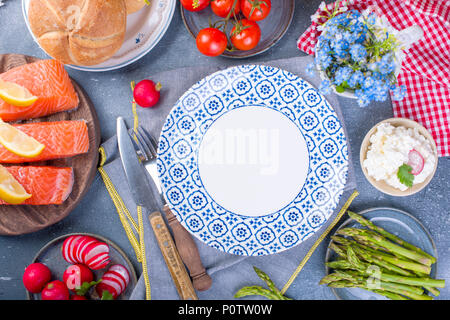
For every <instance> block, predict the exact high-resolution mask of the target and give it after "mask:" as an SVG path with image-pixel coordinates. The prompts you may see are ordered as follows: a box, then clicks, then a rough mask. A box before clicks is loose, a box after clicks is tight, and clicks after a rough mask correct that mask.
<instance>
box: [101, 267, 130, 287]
mask: <svg viewBox="0 0 450 320" xmlns="http://www.w3.org/2000/svg"><path fill="white" fill-rule="evenodd" d="M102 279H103V280H106V279H109V280H112V281H115V282H117V283H118V284H119V285H120V289H121V291H122V292H123V291H124V290H125V288H126V287H127V282H126V281H125V279H124V278H123V277H122V276H120V275H119V274H118V273H116V272H114V271H111V270H109V271H108V274H105V275H103V277H102Z"/></svg>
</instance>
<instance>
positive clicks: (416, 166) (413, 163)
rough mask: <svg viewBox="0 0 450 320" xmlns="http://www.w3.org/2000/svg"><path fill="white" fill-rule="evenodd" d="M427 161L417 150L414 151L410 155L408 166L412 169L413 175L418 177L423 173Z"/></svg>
mask: <svg viewBox="0 0 450 320" xmlns="http://www.w3.org/2000/svg"><path fill="white" fill-rule="evenodd" d="M424 163H425V160H424V158H423V157H422V155H421V154H420V152H419V151H417V150H416V149H412V150H411V151H410V152H409V153H408V165H409V166H410V167H411V168H412V170H411V173H412V174H413V175H415V176H417V175H418V174H419V173H421V172H422V170H423V166H424Z"/></svg>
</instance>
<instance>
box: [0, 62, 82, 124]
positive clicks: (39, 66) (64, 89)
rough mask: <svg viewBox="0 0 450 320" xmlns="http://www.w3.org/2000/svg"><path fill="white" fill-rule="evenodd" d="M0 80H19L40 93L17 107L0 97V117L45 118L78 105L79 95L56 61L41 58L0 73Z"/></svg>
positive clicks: (35, 93) (30, 89)
mask: <svg viewBox="0 0 450 320" xmlns="http://www.w3.org/2000/svg"><path fill="white" fill-rule="evenodd" d="M0 79H2V80H4V81H10V82H13V83H16V84H18V85H20V86H22V87H25V88H26V89H28V90H29V91H30V92H31V94H32V95H34V96H37V97H38V99H37V100H36V102H35V103H33V104H32V105H31V106H28V107H15V106H13V105H10V104H8V103H6V102H5V101H3V100H1V99H0V118H2V119H3V120H4V121H15V120H23V119H32V118H38V117H43V116H46V115H49V114H53V113H56V112H60V111H66V110H72V109H75V108H76V107H77V106H78V102H79V100H78V95H77V93H76V92H75V89H74V87H73V85H72V82H71V80H70V78H69V74H68V73H67V71H66V70H65V69H64V65H63V64H62V63H61V62H59V61H57V60H40V61H37V62H33V63H29V64H25V65H22V66H19V67H16V68H13V69H11V70H8V71H6V72H4V73H2V74H0Z"/></svg>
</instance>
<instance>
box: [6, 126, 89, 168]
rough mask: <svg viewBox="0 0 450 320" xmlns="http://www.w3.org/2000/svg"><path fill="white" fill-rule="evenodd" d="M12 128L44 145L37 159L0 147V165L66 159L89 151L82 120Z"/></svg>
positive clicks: (86, 132) (87, 138)
mask: <svg viewBox="0 0 450 320" xmlns="http://www.w3.org/2000/svg"><path fill="white" fill-rule="evenodd" d="M14 127H16V128H17V129H19V130H20V131H22V132H24V133H26V134H27V135H29V136H31V137H33V138H34V139H36V140H37V141H39V142H40V143H42V144H43V145H45V148H44V150H43V151H42V152H41V153H40V154H39V155H38V156H37V157H34V158H25V157H21V156H18V155H16V154H14V153H12V152H10V151H8V150H7V149H6V148H5V147H3V146H2V145H0V163H22V162H32V161H43V160H50V159H58V158H68V157H72V156H75V155H77V154H82V153H86V152H88V150H89V135H88V128H87V125H86V122H84V121H82V120H74V121H57V122H38V123H27V124H16V125H14Z"/></svg>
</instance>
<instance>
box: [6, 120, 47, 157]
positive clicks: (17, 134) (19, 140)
mask: <svg viewBox="0 0 450 320" xmlns="http://www.w3.org/2000/svg"><path fill="white" fill-rule="evenodd" d="M0 144H2V145H3V146H4V147H5V148H6V149H8V150H9V151H10V152H12V153H14V154H17V155H19V156H21V157H26V158H34V157H36V156H38V155H39V154H40V153H41V152H42V150H44V148H45V145H43V144H42V143H40V142H39V141H37V140H36V139H34V138H33V137H30V136H29V135H27V134H26V133H24V132H22V131H20V130H19V129H17V128H16V127H13V126H12V125H10V124H8V123H6V122H4V121H3V120H1V119H0Z"/></svg>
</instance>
